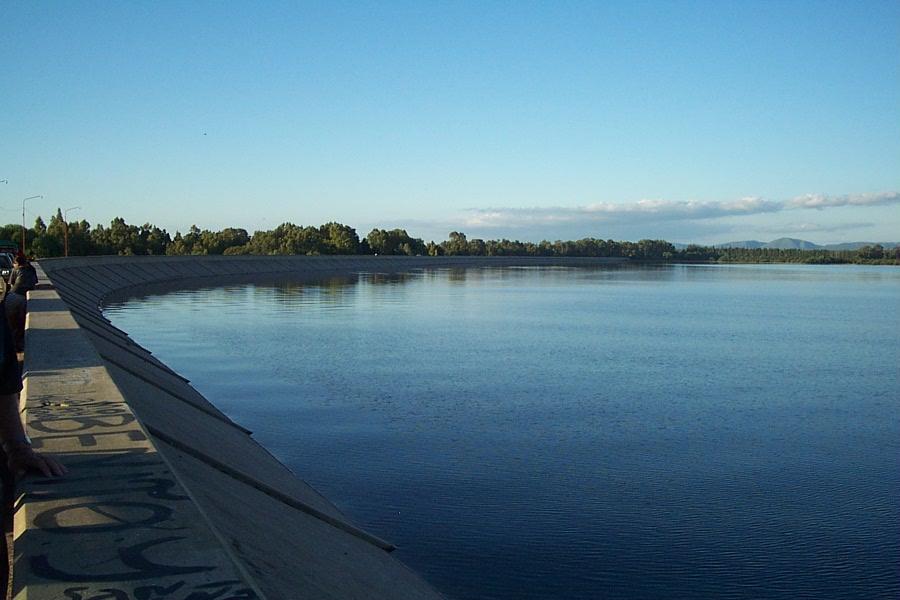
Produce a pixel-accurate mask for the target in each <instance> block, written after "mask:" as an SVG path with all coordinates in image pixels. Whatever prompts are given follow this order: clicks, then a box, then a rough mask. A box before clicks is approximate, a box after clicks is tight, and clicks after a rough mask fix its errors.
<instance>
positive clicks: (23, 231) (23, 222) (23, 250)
mask: <svg viewBox="0 0 900 600" xmlns="http://www.w3.org/2000/svg"><path fill="white" fill-rule="evenodd" d="M35 198H43V196H29V197H27V198H25V200H22V254H25V202H26V201H28V200H34V199H35Z"/></svg>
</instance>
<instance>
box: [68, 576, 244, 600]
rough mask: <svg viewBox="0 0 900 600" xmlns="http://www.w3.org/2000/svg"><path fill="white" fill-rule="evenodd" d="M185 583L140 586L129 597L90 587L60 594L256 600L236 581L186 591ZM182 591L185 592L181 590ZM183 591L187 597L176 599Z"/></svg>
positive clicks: (78, 599) (103, 598) (73, 598)
mask: <svg viewBox="0 0 900 600" xmlns="http://www.w3.org/2000/svg"><path fill="white" fill-rule="evenodd" d="M186 585H187V584H186V582H185V581H179V582H177V583H174V584H172V585H170V586H168V587H164V586H161V585H143V586H138V587H136V588H134V590H133V592H131V593H129V592H128V591H126V590H120V589H115V588H103V589H100V590H97V591H96V592H95V591H91V588H89V587H86V586H84V587H72V588H67V589H66V590H65V591H64V592H63V593H64V594H65V596H66V598H68V599H69V600H120V599H125V600H131V599H132V598H133V599H134V600H157V599H158V600H177V599H178V598H182V599H183V600H256V598H258V596H257V595H256V594H255V593H254V592H253V590H252V589H250V588H248V587H241V586H243V585H244V582H242V581H238V580H226V581H215V582H212V583H206V584H201V585H197V586H194V587H193V588H192V589H190V588H185V586H186ZM183 588H184V589H183ZM179 590H182V593H187V595H186V596H176V595H175V592H177V591H179Z"/></svg>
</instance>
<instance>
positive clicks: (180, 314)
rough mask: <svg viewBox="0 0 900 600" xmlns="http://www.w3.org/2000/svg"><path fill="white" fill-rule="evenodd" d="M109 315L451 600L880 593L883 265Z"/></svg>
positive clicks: (197, 301)
mask: <svg viewBox="0 0 900 600" xmlns="http://www.w3.org/2000/svg"><path fill="white" fill-rule="evenodd" d="M106 315H107V316H108V317H109V318H110V319H111V320H112V322H113V323H114V324H116V325H117V326H119V327H120V328H122V329H124V330H125V331H128V332H129V334H131V336H132V337H133V338H134V339H135V340H136V341H137V342H139V343H140V344H142V345H144V346H145V347H147V348H148V349H151V350H152V351H153V352H154V354H155V355H156V356H157V357H158V358H160V359H161V360H163V361H164V362H166V363H167V364H168V365H170V366H171V367H173V368H174V369H175V370H177V371H178V372H180V373H182V374H183V375H184V376H186V377H188V378H189V379H191V381H192V383H193V385H194V386H195V387H196V388H197V389H199V390H200V391H201V392H202V393H203V394H204V395H206V397H207V398H209V399H210V400H211V401H212V402H213V403H215V404H216V405H217V406H218V407H220V408H221V409H223V410H224V411H225V412H226V413H228V414H229V415H230V416H231V417H232V418H233V419H235V420H236V421H238V422H239V423H241V424H243V425H245V426H246V427H248V428H250V429H252V430H253V431H254V432H255V433H254V437H255V438H256V439H257V440H258V441H259V442H260V443H262V444H263V445H264V446H266V447H267V448H268V449H269V450H270V451H271V452H272V453H273V454H275V455H276V456H277V457H278V458H279V459H280V460H281V461H282V462H284V463H285V464H287V465H288V466H289V467H290V468H291V469H292V470H293V471H294V472H295V473H297V474H298V475H299V476H300V477H302V478H303V479H306V480H307V481H309V482H310V483H312V484H313V485H314V486H316V487H317V488H318V489H319V490H320V491H321V492H323V493H324V494H325V495H326V496H328V497H329V498H330V499H331V500H332V501H334V502H335V504H337V505H338V506H339V507H340V508H341V509H342V510H344V511H345V512H346V513H347V514H348V515H349V516H350V517H351V518H352V519H354V520H355V521H356V522H357V523H358V524H360V525H361V526H363V527H364V528H366V529H368V530H369V531H371V532H372V533H374V534H376V535H378V536H380V537H383V538H385V539H387V540H389V541H391V542H393V543H395V544H397V545H398V546H399V547H400V549H399V550H397V551H396V553H395V554H396V556H397V557H398V558H400V559H401V560H403V561H404V562H406V563H407V564H408V565H410V566H411V567H412V568H413V569H414V570H416V571H417V572H419V573H420V574H422V575H423V576H424V577H425V578H426V579H427V580H428V581H430V582H431V583H432V584H433V585H434V586H436V587H437V588H438V589H440V590H441V591H442V592H444V593H445V594H447V595H448V596H451V597H456V598H525V599H527V598H692V599H693V598H772V599H777V598H785V599H788V598H790V599H792V600H793V599H797V598H817V599H821V598H869V599H871V598H897V597H898V595H900V567H898V560H900V269H897V268H890V267H886V268H865V267H862V268H860V267H857V268H844V267H798V266H733V267H732V266H728V267H721V266H689V267H685V266H675V267H664V268H652V269H651V268H621V267H620V268H608V269H585V270H580V269H485V270H480V269H470V270H467V271H439V272H432V273H413V274H409V275H404V276H386V275H374V274H372V275H366V274H363V275H360V276H358V277H352V278H347V279H344V280H340V281H330V282H327V283H324V284H322V285H312V286H310V285H296V284H294V285H292V284H290V283H287V284H285V285H283V286H279V287H254V286H241V287H234V288H218V289H207V290H199V291H186V292H181V293H176V294H169V295H165V296H158V297H149V298H140V299H134V300H132V301H129V302H127V303H124V304H119V305H116V306H112V307H109V308H108V309H107V310H106Z"/></svg>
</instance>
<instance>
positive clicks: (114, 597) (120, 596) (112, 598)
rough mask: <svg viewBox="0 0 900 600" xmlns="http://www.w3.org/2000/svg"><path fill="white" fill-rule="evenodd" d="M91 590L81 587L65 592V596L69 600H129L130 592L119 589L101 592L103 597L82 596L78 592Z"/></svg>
mask: <svg viewBox="0 0 900 600" xmlns="http://www.w3.org/2000/svg"><path fill="white" fill-rule="evenodd" d="M87 589H90V588H86V587H79V588H68V589H66V590H65V592H64V593H65V595H66V597H67V598H71V599H72V600H129V598H128V592H126V591H124V590H117V589H103V590H100V591H101V592H102V595H99V596H98V595H92V596H87V597H85V596H82V595H81V594H79V593H78V592H80V591H82V590H87Z"/></svg>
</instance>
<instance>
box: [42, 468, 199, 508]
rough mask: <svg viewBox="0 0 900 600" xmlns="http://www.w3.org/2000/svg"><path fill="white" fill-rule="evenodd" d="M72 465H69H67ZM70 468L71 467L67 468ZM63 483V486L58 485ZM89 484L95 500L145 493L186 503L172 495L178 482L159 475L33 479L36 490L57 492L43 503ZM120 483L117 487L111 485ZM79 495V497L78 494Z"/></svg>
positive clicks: (133, 474) (176, 495)
mask: <svg viewBox="0 0 900 600" xmlns="http://www.w3.org/2000/svg"><path fill="white" fill-rule="evenodd" d="M67 465H71V463H67ZM70 468H71V467H70ZM61 481H62V483H60V482H61ZM85 482H91V484H92V489H93V491H92V493H91V495H92V496H93V497H95V498H99V497H102V496H116V495H120V494H135V493H137V492H141V491H143V492H146V494H147V496H148V497H150V498H153V499H154V500H171V501H182V500H188V499H189V498H188V496H186V495H184V494H178V493H172V490H175V489H178V483H177V482H175V481H174V480H172V479H168V478H166V477H160V476H159V474H158V473H150V472H145V473H132V474H126V475H118V476H115V475H113V476H108V477H104V476H102V475H89V476H85V477H67V478H66V479H65V480H64V481H63V480H54V479H45V480H36V481H35V482H34V485H35V487H37V488H41V489H42V490H47V489H48V488H54V487H55V488H57V489H56V490H53V491H57V490H58V491H59V492H60V493H58V494H53V493H51V494H43V495H42V496H41V499H42V500H50V499H56V500H58V499H61V498H67V497H68V495H67V494H66V493H65V490H66V489H67V488H69V487H72V486H77V485H78V484H84V483H85ZM113 484H119V485H113ZM79 495H80V494H79Z"/></svg>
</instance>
